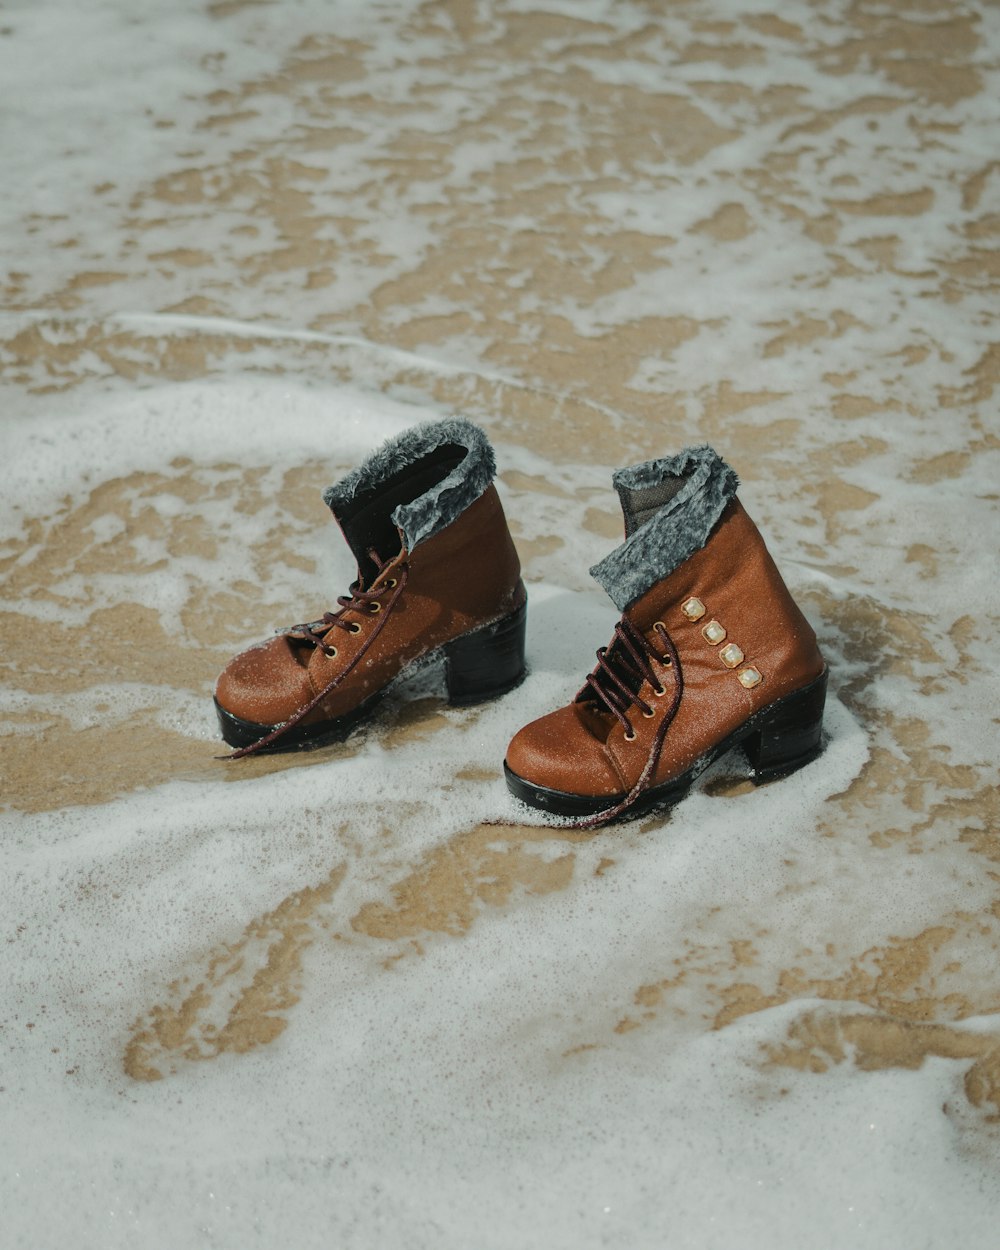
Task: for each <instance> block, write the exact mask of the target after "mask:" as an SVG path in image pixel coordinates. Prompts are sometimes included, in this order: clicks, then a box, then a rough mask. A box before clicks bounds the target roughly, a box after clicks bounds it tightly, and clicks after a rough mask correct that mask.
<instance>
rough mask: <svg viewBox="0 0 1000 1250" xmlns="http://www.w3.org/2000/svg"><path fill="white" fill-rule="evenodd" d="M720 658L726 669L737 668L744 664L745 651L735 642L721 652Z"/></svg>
mask: <svg viewBox="0 0 1000 1250" xmlns="http://www.w3.org/2000/svg"><path fill="white" fill-rule="evenodd" d="M719 658H720V659H721V660H722V662H723V664H725V666H726V668H735V667H736V665H737V664H742V663H743V651H742V649H741V648H740V647H738V646H737V645H736V643H735V642H731V643H729V644H728V645H727V646H725V647H723V648H722V650H721V651H720V652H719Z"/></svg>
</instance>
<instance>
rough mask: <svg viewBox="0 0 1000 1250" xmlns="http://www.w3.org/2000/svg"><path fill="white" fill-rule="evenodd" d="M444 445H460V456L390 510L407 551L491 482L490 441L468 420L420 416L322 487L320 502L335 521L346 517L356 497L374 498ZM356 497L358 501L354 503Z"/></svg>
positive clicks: (493, 462) (493, 464)
mask: <svg viewBox="0 0 1000 1250" xmlns="http://www.w3.org/2000/svg"><path fill="white" fill-rule="evenodd" d="M448 446H456V447H464V448H465V453H466V454H465V456H464V457H463V458H462V460H461V461H460V463H459V464H457V465H455V467H454V468H453V469H451V471H450V472H448V473H447V474H446V475H445V476H443V477H442V478H441V480H440V481H439V482H435V483H434V484H433V485H432V486H431V487H430V488H429V489H427V490H425V491H424V492H423V493H422V494H420V495H418V496H417V497H416V498H415V499H413V500H412V501H410V502H408V503H400V504H398V505H396V507H394V508H393V510H392V521H393V522H394V524H395V525H396V526H397V527H398V528H399V530H400V532H401V533H402V535H403V543H404V545H405V547H406V549H407V550H408V551H412V550H413V548H414V547H416V546H417V544H418V543H422V542H424V541H425V540H426V539H428V538H430V537H432V536H433V535H434V534H437V533H439V531H441V530H443V529H444V528H445V527H446V526H448V525H450V524H451V523H452V522H453V521H455V520H457V519H458V517H459V516H461V514H462V513H463V512H464V511H465V509H466V508H468V507H469V505H470V504H472V503H474V502H475V501H476V500H477V499H478V498H479V496H480V495H481V494H482V493H483V492H484V491H485V490H486V488H487V487H488V486H489V484H490V483H491V482H492V481H493V476H494V474H495V473H496V460H495V459H494V456H493V448H492V447H491V446H490V444H489V440H488V439H487V437H486V435H485V434H484V433H483V431H482V430H481V429H479V427H478V426H475V425H473V424H472V422H471V421H464V420H462V419H460V418H457V417H455V418H450V419H448V420H445V421H425V422H424V423H423V424H421V425H415V426H413V427H412V428H411V429H409V430H404V431H403V433H402V434H399V435H397V436H396V437H395V438H392V439H390V440H389V441H388V442H387V443H384V444H383V445H382V446H381V447H379V448H378V449H377V450H376V451H374V452H372V454H371V455H370V456H369V457H368V459H367V460H365V461H364V463H363V464H361V465H359V466H358V468H356V469H354V470H353V471H352V472H351V473H348V475H347V476H346V477H344V478H342V479H341V480H340V481H339V482H337V483H335V484H334V485H333V486H329V487H327V489H326V490H325V491H324V492H323V501H324V503H326V505H327V506H328V507H329V508H330V509H331V511H332V512H333V514H334V516H335V517H336V518H337V520H338V521H342V520H343V518H345V517H350V516H351V515H352V513H353V512H354V511H355V510H356V507H358V506H360V502H361V501H362V500H364V499H365V497H368V498H374V497H376V496H377V495H378V494H379V491H380V488H381V487H382V485H383V484H384V483H386V482H388V480H389V479H391V478H393V477H396V476H398V475H399V474H401V473H402V472H403V471H404V470H405V469H406V468H407V467H409V466H410V465H414V466H416V465H418V464H419V462H420V461H421V460H423V459H424V458H425V457H427V456H429V455H431V454H432V453H433V452H435V451H437V450H438V449H439V448H444V447H448ZM355 501H358V503H357V504H356V502H355Z"/></svg>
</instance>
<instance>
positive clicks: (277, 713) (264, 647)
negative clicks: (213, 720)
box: [215, 635, 313, 725]
mask: <svg viewBox="0 0 1000 1250" xmlns="http://www.w3.org/2000/svg"><path fill="white" fill-rule="evenodd" d="M312 696H313V691H312V687H311V686H310V684H309V676H308V673H307V672H306V670H305V669H304V668H303V667H302V665H301V664H299V663H298V661H297V660H296V658H295V655H294V653H293V652H292V649H291V647H290V646H289V643H288V639H287V638H286V637H285V636H283V635H282V636H279V637H277V638H271V639H269V640H268V641H267V642H262V643H260V644H259V645H258V646H256V647H250V649H249V650H247V651H243V652H241V653H240V654H239V655H237V656H236V657H235V658H234V659H232V660H230V662H229V663H228V664H227V665H226V667H225V668H224V669H223V671H222V673H221V674H220V676H219V680H218V681H217V683H216V686H215V698H216V702H217V703H218V704H219V706H220V707H221V708H223V709H224V710H225V711H226V712H229V713H230V714H231V715H232V716H237V717H239V718H240V720H245V721H251V722H253V724H255V725H279V724H281V723H282V722H283V721H286V720H288V719H289V717H291V716H293V715H294V714H295V713H296V712H297V711H298V710H299V708H300V707H302V705H303V704H305V703H307V702H308V701H309V700H310V699H311V698H312Z"/></svg>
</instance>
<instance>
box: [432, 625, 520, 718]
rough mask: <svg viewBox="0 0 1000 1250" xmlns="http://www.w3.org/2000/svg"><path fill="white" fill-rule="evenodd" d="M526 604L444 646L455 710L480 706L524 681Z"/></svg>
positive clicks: (447, 676) (449, 699)
mask: <svg viewBox="0 0 1000 1250" xmlns="http://www.w3.org/2000/svg"><path fill="white" fill-rule="evenodd" d="M527 619H528V605H527V604H526V603H523V604H522V605H521V606H520V607H519V608H518V609H517V611H516V612H512V613H511V615H510V616H505V617H504V619H503V620H502V621H496V622H494V624H492V625H487V626H485V627H484V628H483V629H477V630H476V632H475V633H474V634H465V635H464V636H463V637H461V638H456V639H455V641H454V642H449V643H446V644H445V646H444V654H445V680H446V681H447V684H448V702H449V703H451V704H453V705H454V706H456V707H464V706H467V705H469V704H472V703H483V702H485V701H486V700H487V699H495V698H498V697H499V696H500V695H502V694H506V693H507V691H508V690H513V689H514V687H515V686H519V685H520V684H521V682H522V681H523V680H524V673H525V668H524V627H525V624H526V622H527Z"/></svg>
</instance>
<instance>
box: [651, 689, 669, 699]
mask: <svg viewBox="0 0 1000 1250" xmlns="http://www.w3.org/2000/svg"><path fill="white" fill-rule="evenodd" d="M666 693H667V688H666V686H661V687H660V688H659V690H654V691H653V697H654V698H657V699H662V698H663V696H664V695H665V694H666Z"/></svg>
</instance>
